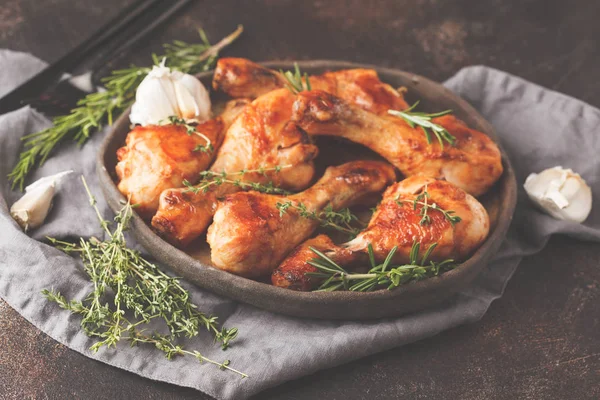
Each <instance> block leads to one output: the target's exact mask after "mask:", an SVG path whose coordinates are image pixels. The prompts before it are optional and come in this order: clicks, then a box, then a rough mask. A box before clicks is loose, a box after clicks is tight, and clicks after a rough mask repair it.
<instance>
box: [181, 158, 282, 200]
mask: <svg viewBox="0 0 600 400" xmlns="http://www.w3.org/2000/svg"><path fill="white" fill-rule="evenodd" d="M290 167H291V165H283V166H282V165H277V166H275V167H269V168H265V167H260V168H256V169H243V170H240V171H237V172H225V171H223V172H214V171H202V172H201V173H200V176H201V177H202V179H201V180H200V182H199V183H197V184H196V185H194V184H192V183H191V182H190V181H188V180H184V181H183V185H184V186H185V187H187V189H186V192H192V193H194V194H198V193H200V192H202V193H206V192H208V191H209V190H210V188H211V187H213V186H221V185H222V184H224V183H227V184H231V185H234V186H237V187H239V188H240V189H242V190H256V191H257V192H261V193H267V194H284V195H285V194H289V192H288V191H287V190H284V189H281V188H278V187H276V186H275V185H274V184H273V182H268V183H259V182H250V181H244V180H243V177H244V175H246V174H252V173H255V174H260V175H263V176H265V177H268V174H267V173H268V172H275V173H278V172H280V171H281V170H282V169H285V168H290Z"/></svg>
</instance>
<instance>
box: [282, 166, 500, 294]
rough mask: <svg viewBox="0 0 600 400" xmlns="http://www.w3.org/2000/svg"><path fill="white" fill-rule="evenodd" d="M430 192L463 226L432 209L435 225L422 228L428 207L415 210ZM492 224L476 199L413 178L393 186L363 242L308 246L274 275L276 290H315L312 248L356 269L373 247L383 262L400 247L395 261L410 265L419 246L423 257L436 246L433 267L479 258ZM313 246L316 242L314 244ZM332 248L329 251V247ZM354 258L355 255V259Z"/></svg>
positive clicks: (453, 188)
mask: <svg viewBox="0 0 600 400" xmlns="http://www.w3.org/2000/svg"><path fill="white" fill-rule="evenodd" d="M425 190H426V191H427V193H428V195H429V197H428V202H429V204H433V203H435V204H436V205H437V206H439V207H440V208H441V209H442V210H446V211H454V214H453V215H456V216H458V217H460V219H461V221H460V222H456V223H454V225H453V224H452V223H450V221H449V220H448V219H447V218H446V217H445V216H444V214H443V213H442V212H441V211H438V210H433V209H428V215H429V218H430V219H429V223H422V222H421V221H422V209H423V206H422V205H417V206H416V208H415V207H414V201H415V199H416V198H417V196H419V195H420V194H422V193H423V191H425ZM489 225H490V223H489V218H488V215H487V212H486V210H485V208H484V207H483V206H482V205H481V203H479V202H478V201H477V200H476V199H475V198H474V197H473V196H471V195H469V194H467V193H465V192H464V191H463V190H461V189H459V188H458V187H456V186H454V185H453V184H451V183H449V182H446V181H441V180H436V179H433V178H429V177H424V176H413V177H410V178H407V179H405V180H403V181H401V182H399V183H396V184H394V185H392V186H390V187H389V188H388V189H387V190H386V191H385V193H384V195H383V199H382V201H381V203H380V204H379V206H378V207H377V209H376V211H375V213H374V214H373V216H372V217H371V221H370V222H369V225H368V227H367V228H366V229H365V230H364V231H362V232H361V233H359V234H358V236H357V237H356V238H355V239H353V240H351V241H349V242H347V243H344V244H341V245H339V246H336V245H332V244H333V243H332V242H331V241H330V240H327V239H328V238H327V237H325V238H320V239H319V240H318V241H316V243H315V244H316V245H315V244H313V243H314V242H313V243H310V241H307V242H306V243H304V244H302V245H301V246H299V248H297V249H296V250H294V251H293V252H292V253H291V254H290V255H289V256H288V257H287V258H286V259H285V260H284V261H283V262H282V263H281V264H280V266H279V267H278V268H277V269H276V270H275V271H274V272H273V274H272V276H271V281H272V283H273V284H274V285H276V286H280V287H288V288H290V289H295V290H312V289H314V288H315V287H316V285H318V283H319V281H318V280H316V279H314V278H311V277H310V276H307V275H305V273H306V272H316V268H315V267H313V266H311V265H310V264H308V261H310V260H311V259H313V258H315V254H314V253H312V252H311V251H310V250H309V249H308V246H313V247H315V248H317V250H321V251H322V252H324V253H325V254H326V255H327V256H328V257H330V258H331V259H333V260H334V261H336V262H339V263H340V264H341V265H344V264H349V263H352V262H353V261H354V260H356V259H357V258H359V259H363V260H364V257H358V256H361V255H365V254H367V252H368V246H369V244H371V246H372V247H373V252H374V255H375V259H376V261H377V262H382V261H383V260H385V258H386V257H387V255H388V254H389V252H390V251H391V250H392V249H393V248H394V247H397V251H396V252H395V254H394V257H393V259H392V261H393V262H394V263H397V264H400V263H407V262H409V260H410V256H409V255H410V251H411V249H412V246H413V243H415V242H418V243H420V244H421V246H420V256H423V254H424V252H425V251H426V250H427V249H428V248H429V246H431V245H432V244H434V243H437V246H436V248H435V250H434V251H433V253H432V254H431V256H430V259H431V260H433V261H442V260H445V259H449V258H450V259H453V260H455V261H462V260H464V259H466V258H467V257H468V256H469V255H471V254H472V253H473V251H475V250H476V249H477V248H478V247H479V246H480V245H481V244H482V243H483V241H484V240H485V239H486V238H487V235H488V233H489V229H490V227H489ZM311 240H313V239H311ZM327 246H329V248H328V247H327ZM349 253H350V254H349Z"/></svg>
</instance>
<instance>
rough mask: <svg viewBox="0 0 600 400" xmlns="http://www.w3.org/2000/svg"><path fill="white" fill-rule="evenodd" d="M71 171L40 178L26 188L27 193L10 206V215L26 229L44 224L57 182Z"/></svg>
mask: <svg viewBox="0 0 600 400" xmlns="http://www.w3.org/2000/svg"><path fill="white" fill-rule="evenodd" d="M71 172H73V171H64V172H60V173H58V174H55V175H52V176H47V177H44V178H41V179H38V180H37V181H35V182H33V183H32V184H31V185H29V186H27V187H26V188H25V195H23V197H21V198H20V199H19V200H17V202H15V204H13V205H12V207H11V208H10V215H11V216H12V217H13V218H14V219H15V221H17V223H18V224H19V225H20V226H21V228H23V230H24V231H27V230H28V229H35V228H37V227H38V226H40V225H42V223H43V222H44V220H45V219H46V216H47V215H48V212H49V211H50V207H51V206H52V198H53V197H54V192H55V190H56V184H57V183H58V181H59V180H60V179H61V178H62V177H63V176H65V175H68V174H70V173H71Z"/></svg>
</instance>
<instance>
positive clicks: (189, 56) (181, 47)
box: [8, 25, 243, 190]
mask: <svg viewBox="0 0 600 400" xmlns="http://www.w3.org/2000/svg"><path fill="white" fill-rule="evenodd" d="M242 31H243V28H242V26H241V25H240V26H238V28H237V29H236V30H235V31H234V32H233V33H231V34H229V35H228V36H226V37H225V38H223V39H222V40H221V41H220V42H219V43H217V44H215V45H211V44H210V43H209V41H208V39H207V37H206V34H205V33H204V31H203V30H199V33H200V39H201V43H197V44H188V43H184V42H182V41H175V42H173V44H168V45H165V46H164V49H165V54H164V55H161V56H157V55H155V54H153V55H152V59H153V61H154V63H155V64H159V63H160V60H162V59H163V58H165V57H166V59H167V61H166V66H167V67H169V68H171V69H174V70H178V71H181V72H184V73H191V74H194V73H198V72H201V71H207V70H209V69H210V68H211V67H212V66H213V65H214V63H215V60H216V58H217V56H218V54H219V51H220V50H222V49H223V48H225V47H226V46H228V45H229V44H231V43H232V42H233V41H234V40H235V39H237V38H238V36H239V35H240V34H241V33H242ZM150 70H151V68H150V67H137V66H132V67H130V68H126V69H120V70H116V71H113V72H112V73H111V74H110V75H109V76H107V77H105V78H103V79H102V83H103V86H104V89H105V90H104V91H100V92H95V93H90V94H88V95H87V96H85V97H84V98H83V99H81V100H79V102H78V103H77V107H75V108H74V109H73V110H71V112H70V113H69V114H68V115H63V116H59V117H56V118H54V119H53V120H52V126H51V127H50V128H48V129H44V130H42V131H40V132H35V133H32V134H29V135H25V136H23V137H22V138H21V140H22V141H23V142H24V144H23V147H24V149H23V150H22V152H21V154H20V156H19V161H18V162H17V165H15V167H14V168H13V170H12V172H11V173H10V174H9V175H8V178H9V180H10V181H12V187H13V188H15V187H17V186H18V187H19V188H20V189H21V190H23V185H24V184H25V178H26V177H27V175H28V174H29V173H30V172H31V171H32V170H33V169H35V168H36V167H38V166H40V165H42V164H43V163H44V162H45V161H46V159H47V158H48V157H49V156H50V155H51V154H52V152H53V151H54V149H55V148H56V146H58V144H59V143H61V142H63V141H64V140H67V139H72V140H74V141H75V142H77V143H78V144H80V145H81V144H83V143H85V141H87V139H89V137H90V135H91V134H93V133H94V132H95V131H97V130H99V129H100V128H101V127H102V126H103V125H104V124H108V125H111V124H112V123H113V118H114V116H115V115H118V114H120V113H121V112H123V111H124V110H125V109H126V108H127V107H129V106H130V105H131V104H132V103H133V101H134V99H135V91H136V88H137V87H138V85H139V84H140V83H141V82H142V80H143V79H144V78H145V77H146V75H147V74H148V73H149V72H150Z"/></svg>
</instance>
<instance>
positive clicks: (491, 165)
mask: <svg viewBox="0 0 600 400" xmlns="http://www.w3.org/2000/svg"><path fill="white" fill-rule="evenodd" d="M292 119H293V120H294V121H296V122H297V123H298V126H299V127H300V128H302V129H303V130H304V131H306V132H307V133H308V134H309V135H332V136H340V137H344V138H346V139H348V140H351V141H353V142H356V143H360V144H362V145H364V146H366V147H368V148H370V149H371V150H373V151H375V152H377V153H379V154H380V155H381V156H383V157H384V158H386V159H387V160H388V161H389V162H391V163H392V164H393V165H394V166H396V167H397V168H398V169H399V170H400V172H402V173H403V174H404V175H405V176H412V175H416V174H424V175H429V176H432V177H435V178H438V179H446V180H447V181H449V182H452V183H454V184H455V185H457V186H458V187H460V188H462V189H464V190H466V191H467V192H468V193H470V194H472V195H474V196H479V195H481V194H483V193H485V192H486V191H487V190H488V189H489V188H490V187H491V186H492V185H493V184H494V182H496V180H497V179H498V178H499V177H500V175H502V170H503V168H502V159H501V155H500V150H499V149H498V146H496V144H495V143H494V142H493V141H492V140H491V139H490V138H489V137H488V136H486V135H485V134H483V133H481V132H478V131H475V130H473V129H469V128H468V127H467V126H466V125H465V124H464V123H463V122H462V121H460V120H459V119H457V118H455V117H454V116H452V115H447V116H443V117H439V118H436V119H434V122H435V123H437V124H439V125H441V126H443V127H444V128H446V129H447V130H448V131H449V132H450V133H451V134H452V135H454V136H455V137H456V145H455V146H451V145H449V144H446V145H445V146H444V148H443V149H442V148H441V146H440V144H439V143H438V142H437V141H434V142H433V143H431V144H429V143H427V139H426V137H425V135H424V134H423V131H422V130H421V129H419V128H418V127H415V128H411V127H410V126H409V125H408V124H407V123H406V122H404V120H402V119H400V118H398V117H394V116H387V115H374V114H373V113H369V112H366V111H364V110H362V109H361V108H359V107H357V106H355V105H353V104H351V103H348V102H346V101H344V100H343V99H340V98H339V97H336V96H333V95H331V94H329V93H326V92H323V91H318V90H313V91H309V92H302V93H300V94H299V95H298V96H297V100H296V102H295V103H294V114H293V117H292Z"/></svg>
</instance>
